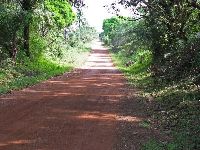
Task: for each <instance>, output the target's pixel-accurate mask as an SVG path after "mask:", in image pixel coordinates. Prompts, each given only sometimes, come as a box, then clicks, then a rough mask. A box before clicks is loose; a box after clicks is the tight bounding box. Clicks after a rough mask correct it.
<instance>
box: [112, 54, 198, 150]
mask: <svg viewBox="0 0 200 150" xmlns="http://www.w3.org/2000/svg"><path fill="white" fill-rule="evenodd" d="M112 56H113V59H114V62H115V64H116V65H117V66H118V68H119V69H120V70H121V71H122V72H123V73H124V74H125V75H126V78H127V79H128V81H129V84H130V85H131V86H134V87H136V88H139V89H140V91H141V93H140V95H139V96H142V97H144V98H147V99H148V105H149V113H150V115H151V116H152V119H151V127H152V128H157V129H159V130H160V131H161V132H163V133H165V134H166V135H169V136H172V140H169V141H165V142H163V141H159V139H152V140H150V141H149V142H148V143H146V144H144V146H143V149H144V150H197V149H200V138H199V137H200V126H199V125H200V117H199V116H200V91H199V90H200V89H199V87H198V86H197V85H194V84H193V83H192V82H190V80H184V81H179V82H166V81H165V79H163V78H160V77H155V76H153V74H152V73H151V71H150V70H149V69H148V68H149V67H150V64H151V53H150V52H149V51H139V52H137V53H135V54H134V55H132V56H126V55H124V54H123V53H122V52H118V53H116V52H115V53H114V52H113V53H112ZM130 60H131V61H132V63H131V64H128V63H129V62H130ZM127 64H128V65H127Z"/></svg>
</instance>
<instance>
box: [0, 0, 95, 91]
mask: <svg viewBox="0 0 200 150" xmlns="http://www.w3.org/2000/svg"><path fill="white" fill-rule="evenodd" d="M72 7H74V9H72ZM83 7H84V4H83V3H82V2H81V1H76V2H73V1H72V2H70V1H61V0H55V1H50V0H45V1H35V0H12V1H2V2H0V94H2V93H7V92H9V91H11V90H15V89H20V88H24V87H27V86H30V85H33V84H35V83H38V82H40V81H42V80H46V79H48V78H51V77H53V76H57V75H60V74H63V73H65V72H68V71H70V70H72V69H73V68H74V67H77V66H80V65H82V64H83V63H84V61H85V60H86V58H87V55H88V53H89V51H90V44H89V43H90V42H91V41H92V40H93V39H94V38H95V36H96V31H95V29H94V28H92V27H90V26H89V25H88V24H87V21H86V19H85V18H84V16H83V14H82V8H83Z"/></svg>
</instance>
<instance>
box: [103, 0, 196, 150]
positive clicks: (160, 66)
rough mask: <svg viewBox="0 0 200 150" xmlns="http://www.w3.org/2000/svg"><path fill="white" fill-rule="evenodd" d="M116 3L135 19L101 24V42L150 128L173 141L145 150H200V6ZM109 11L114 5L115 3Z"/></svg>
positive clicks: (154, 141)
mask: <svg viewBox="0 0 200 150" xmlns="http://www.w3.org/2000/svg"><path fill="white" fill-rule="evenodd" d="M131 2H132V3H130V2H129V1H125V0H123V1H120V3H121V4H122V5H125V6H126V7H131V8H134V9H136V10H137V12H138V14H137V17H136V18H126V17H112V18H110V19H106V20H104V24H103V33H101V35H100V37H101V39H102V41H103V42H104V43H105V44H106V45H108V46H110V49H111V52H112V54H113V58H114V61H115V63H116V64H117V66H118V67H119V68H120V69H121V70H122V71H123V72H124V73H125V75H126V77H127V79H128V80H129V83H130V85H131V86H133V87H136V88H138V89H139V90H140V91H141V92H140V94H139V95H138V96H142V97H143V99H144V102H145V103H147V105H148V107H149V110H148V112H149V114H150V115H151V120H150V122H149V124H151V127H152V128H155V129H159V130H160V131H161V132H163V133H165V134H166V135H168V136H170V137H172V140H169V141H166V142H163V141H162V142H161V141H159V139H152V140H151V141H149V142H148V143H146V144H144V147H143V148H144V149H147V150H155V149H156V150H163V149H167V150H181V149H182V150H194V149H200V138H199V137H200V117H199V116H200V67H199V66H200V36H199V33H200V15H199V14H200V7H199V6H200V2H199V1H195V2H189V1H184V0H182V1H166V0H164V1H157V2H155V3H154V1H145V2H146V3H145V4H144V5H141V3H140V2H141V1H138V0H135V1H131ZM112 6H113V7H116V6H115V5H114V4H113V5H112Z"/></svg>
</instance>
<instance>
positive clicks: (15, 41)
mask: <svg viewBox="0 0 200 150" xmlns="http://www.w3.org/2000/svg"><path fill="white" fill-rule="evenodd" d="M16 56H17V36H16V33H15V34H14V35H13V41H12V60H13V61H16Z"/></svg>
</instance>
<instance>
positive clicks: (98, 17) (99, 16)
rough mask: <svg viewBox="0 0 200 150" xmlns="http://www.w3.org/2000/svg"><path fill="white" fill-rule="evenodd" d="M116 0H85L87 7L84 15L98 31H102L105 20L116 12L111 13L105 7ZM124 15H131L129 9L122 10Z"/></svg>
mask: <svg viewBox="0 0 200 150" xmlns="http://www.w3.org/2000/svg"><path fill="white" fill-rule="evenodd" d="M112 2H115V0H84V3H85V4H86V6H87V7H86V8H85V10H84V15H85V17H86V19H87V21H88V23H89V25H90V26H92V27H95V28H96V29H97V31H98V32H101V31H102V24H103V20H104V19H106V18H110V17H112V16H114V14H112V13H109V12H108V10H107V9H106V8H105V7H103V6H105V5H109V4H111V3H112ZM121 14H122V15H124V16H129V15H130V14H129V12H128V10H125V9H123V10H122V12H121Z"/></svg>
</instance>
